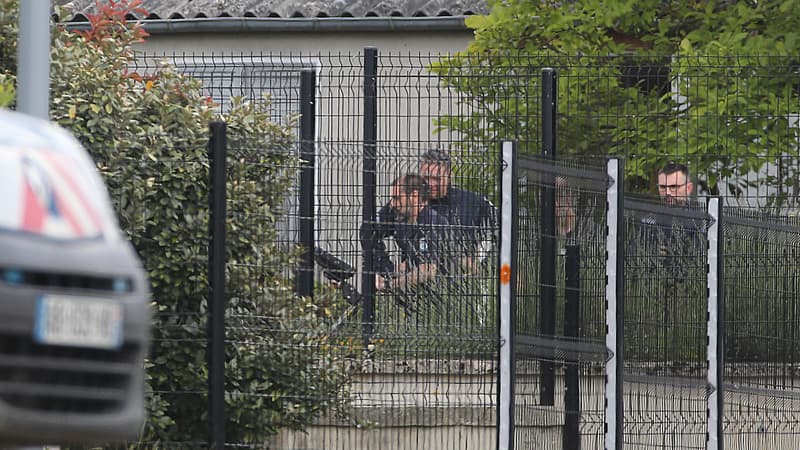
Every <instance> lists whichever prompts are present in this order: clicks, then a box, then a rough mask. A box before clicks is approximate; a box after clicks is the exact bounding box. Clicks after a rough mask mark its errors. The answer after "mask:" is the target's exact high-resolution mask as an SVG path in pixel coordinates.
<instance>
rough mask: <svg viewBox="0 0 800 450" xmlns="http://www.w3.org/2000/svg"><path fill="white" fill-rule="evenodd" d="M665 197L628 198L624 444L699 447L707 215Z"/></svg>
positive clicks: (703, 428)
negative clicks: (669, 202)
mask: <svg viewBox="0 0 800 450" xmlns="http://www.w3.org/2000/svg"><path fill="white" fill-rule="evenodd" d="M659 203H660V202H656V201H654V200H651V201H650V202H648V201H647V199H639V200H637V199H636V198H635V197H634V196H632V195H629V196H628V197H627V198H626V200H625V209H626V211H625V212H626V214H625V221H626V224H625V225H626V249H625V300H624V315H625V319H624V341H623V357H624V360H625V364H624V381H625V383H624V389H623V391H624V394H623V397H624V399H623V402H624V405H623V410H624V430H623V434H624V437H623V439H624V443H625V446H624V448H641V449H645V448H701V447H704V446H705V442H706V432H707V407H708V405H707V397H708V388H707V363H706V361H707V356H706V342H707V341H706V336H707V332H708V327H707V251H708V247H707V240H706V235H705V233H706V230H707V229H708V216H707V214H706V212H705V210H704V208H703V207H702V205H694V204H691V203H682V204H681V203H677V204H674V205H664V204H659Z"/></svg>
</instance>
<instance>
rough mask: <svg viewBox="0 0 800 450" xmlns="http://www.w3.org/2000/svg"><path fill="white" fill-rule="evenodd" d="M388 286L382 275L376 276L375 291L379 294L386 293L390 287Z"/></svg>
mask: <svg viewBox="0 0 800 450" xmlns="http://www.w3.org/2000/svg"><path fill="white" fill-rule="evenodd" d="M386 284H387V283H386V278H384V277H382V276H380V275H376V276H375V290H376V291H378V292H383V291H385V290H386V288H387V287H388V286H387V285H386Z"/></svg>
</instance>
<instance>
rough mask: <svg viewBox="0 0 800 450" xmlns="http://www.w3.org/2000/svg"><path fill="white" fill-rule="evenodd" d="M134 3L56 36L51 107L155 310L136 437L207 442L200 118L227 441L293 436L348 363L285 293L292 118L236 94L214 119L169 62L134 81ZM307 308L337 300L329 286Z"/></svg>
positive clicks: (138, 34) (335, 398)
mask: <svg viewBox="0 0 800 450" xmlns="http://www.w3.org/2000/svg"><path fill="white" fill-rule="evenodd" d="M2 1H4V2H5V3H6V4H4V7H6V6H8V7H10V6H13V2H11V3H9V2H8V1H7V0H2ZM139 4H140V2H139V1H137V0H133V1H120V2H108V3H105V4H102V5H100V4H98V13H97V14H96V15H92V16H90V22H91V24H92V25H93V28H92V29H91V30H90V31H87V32H81V33H70V32H67V31H66V30H63V29H59V28H57V29H56V30H55V31H54V33H53V43H52V50H51V71H52V72H51V86H52V96H51V98H52V104H51V110H50V114H51V118H52V120H54V121H56V122H58V123H60V124H61V125H63V126H65V127H67V128H69V129H71V130H72V131H73V133H74V134H75V135H76V137H78V139H79V140H80V141H81V142H82V143H83V144H84V145H85V146H86V147H87V149H88V150H89V151H90V153H91V154H92V156H93V157H94V159H95V161H96V163H97V166H98V168H99V169H100V171H101V173H102V174H103V175H104V177H105V181H106V183H107V185H108V188H109V191H110V192H111V195H112V199H113V201H114V203H115V205H114V206H115V209H116V212H117V214H118V218H119V221H120V224H121V226H122V228H123V230H124V231H125V232H126V233H127V234H128V235H129V237H130V239H131V240H132V242H133V244H134V246H135V247H136V249H137V251H138V253H139V255H140V256H141V258H142V260H143V263H144V265H145V267H146V269H147V271H148V273H149V277H150V281H151V284H152V293H153V298H154V308H155V309H156V310H157V311H156V314H155V323H154V334H155V336H154V338H155V339H154V342H153V349H152V352H151V353H152V357H151V358H150V359H149V360H148V361H147V364H146V369H147V402H146V405H147V408H148V413H149V421H148V423H147V426H146V427H145V429H144V430H143V431H142V436H141V440H142V442H147V443H148V445H151V446H152V445H157V443H158V442H162V443H165V444H163V445H165V447H169V445H170V444H169V442H179V441H184V442H185V441H191V442H203V441H205V439H206V437H207V436H208V425H207V424H208V419H207V415H206V414H207V413H206V411H207V409H208V401H207V396H206V389H207V388H206V386H207V376H208V372H207V365H206V356H205V355H206V350H205V348H206V344H205V340H206V318H207V300H208V298H207V296H208V274H207V261H208V243H209V242H208V241H209V238H208V230H209V207H208V199H209V160H208V141H209V130H208V124H209V122H210V121H212V120H215V119H219V120H224V121H225V122H226V123H227V127H228V149H229V155H228V162H227V164H228V167H229V170H228V173H229V177H228V184H227V195H228V203H227V208H228V211H230V212H231V214H230V215H229V218H228V221H227V227H228V229H227V236H228V239H227V255H226V256H227V260H228V264H227V292H226V300H227V302H228V303H227V310H226V332H227V334H226V339H227V347H226V350H227V353H226V373H225V382H226V403H227V409H226V417H227V420H228V424H227V432H226V435H227V436H226V437H227V440H228V441H229V442H238V443H243V444H247V443H263V442H266V441H267V440H268V439H269V437H270V436H272V435H273V434H275V433H276V432H277V430H278V428H279V427H284V426H286V427H291V428H302V427H304V426H305V425H307V424H308V423H310V421H311V420H313V419H314V418H315V417H317V416H319V415H320V414H322V413H323V412H327V411H328V410H329V409H330V407H332V406H336V404H335V402H341V400H340V399H342V398H346V395H345V394H346V393H345V392H344V388H345V385H346V382H347V380H348V375H349V364H347V360H346V359H347V358H350V357H351V355H350V353H347V352H341V351H339V350H338V347H335V346H331V345H329V342H328V335H327V332H328V330H329V325H330V324H329V319H328V317H327V315H326V314H325V313H324V312H323V311H321V310H320V308H318V307H317V306H316V304H314V303H312V302H311V301H310V300H309V299H305V298H298V297H297V296H295V295H294V294H293V292H292V289H291V283H290V280H289V279H288V278H287V276H286V275H285V274H286V273H287V272H286V268H287V267H292V265H293V264H294V262H295V258H296V254H295V253H296V252H293V251H286V250H287V249H285V248H281V247H280V246H279V245H278V244H277V243H276V241H277V232H276V222H277V220H278V218H279V207H280V206H281V204H282V202H283V200H284V196H285V194H286V192H287V190H288V189H289V186H290V183H291V180H292V179H293V178H294V176H295V172H294V171H293V170H291V167H295V166H296V161H295V160H294V157H293V156H292V155H291V152H290V150H291V146H292V145H293V140H294V137H293V128H292V127H293V126H294V121H293V120H290V121H289V123H287V124H286V125H280V124H278V123H275V122H274V121H273V120H272V119H271V118H270V116H269V113H268V111H267V109H266V106H254V105H252V104H249V103H245V102H243V101H241V100H240V99H234V101H233V102H232V104H233V106H232V107H231V109H230V110H229V111H228V112H227V113H226V114H225V116H223V117H217V115H216V113H215V110H214V105H213V104H212V103H211V101H210V100H209V99H208V98H207V97H206V96H204V95H203V94H202V92H201V86H200V84H199V82H198V81H196V80H193V79H191V78H188V77H186V76H184V75H182V74H180V73H178V72H176V71H175V70H174V69H173V68H171V67H169V66H168V65H163V67H161V68H160V69H159V70H158V71H157V72H156V73H149V74H138V73H133V72H130V71H129V69H128V68H129V67H130V66H131V63H132V61H133V54H132V51H131V46H132V44H134V43H135V42H138V41H140V40H141V39H143V38H144V37H145V33H144V32H143V30H142V29H141V28H140V27H138V26H136V25H128V24H126V23H125V22H124V17H125V14H126V13H128V12H130V11H131V10H132V9H133V8H138V5H139ZM3 11H7V12H8V11H10V10H9V9H5V8H4V9H3ZM11 16H12V15H11V14H4V15H3V16H1V17H2V18H3V19H4V20H6V19H8V18H9V17H11ZM8 20H12V19H8ZM13 20H16V18H15V17H14V19H13ZM5 25H6V24H3V27H2V29H4V30H5V29H6V27H5ZM3 36H5V35H3ZM13 42H14V39H13V36H10V37H9V38H8V39H5V40H4V41H3V42H2V44H3V52H4V53H3V54H7V53H6V52H7V51H9V48H11V47H13ZM2 68H3V69H4V70H8V71H13V70H14V67H13V65H9V66H5V67H2ZM0 92H2V91H0ZM315 299H316V300H318V301H319V302H321V303H326V304H334V303H336V302H338V301H339V300H338V297H337V296H336V294H335V293H333V292H327V291H326V292H321V293H320V294H319V295H317V296H316V297H315Z"/></svg>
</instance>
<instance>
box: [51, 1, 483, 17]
mask: <svg viewBox="0 0 800 450" xmlns="http://www.w3.org/2000/svg"><path fill="white" fill-rule="evenodd" d="M53 3H54V4H60V5H62V6H65V7H67V8H68V9H69V10H71V12H72V16H73V18H79V17H80V16H81V15H84V16H85V15H86V14H88V13H91V12H93V11H94V10H95V0H55V1H54V2H53ZM142 6H143V7H144V9H145V10H147V12H148V15H147V18H155V17H169V18H170V19H180V18H183V19H192V18H196V17H279V18H291V17H308V18H313V17H434V16H463V15H470V14H486V13H488V12H489V7H488V5H487V4H486V0H333V1H330V0H143V2H142ZM143 18H144V17H143Z"/></svg>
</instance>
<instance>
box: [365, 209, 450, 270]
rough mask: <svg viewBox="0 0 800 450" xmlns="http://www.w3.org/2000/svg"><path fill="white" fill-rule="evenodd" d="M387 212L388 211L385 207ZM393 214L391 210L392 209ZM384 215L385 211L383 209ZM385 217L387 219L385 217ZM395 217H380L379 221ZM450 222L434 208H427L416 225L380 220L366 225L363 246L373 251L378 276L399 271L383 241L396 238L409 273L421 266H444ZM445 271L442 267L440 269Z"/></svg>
mask: <svg viewBox="0 0 800 450" xmlns="http://www.w3.org/2000/svg"><path fill="white" fill-rule="evenodd" d="M384 209H387V208H386V207H384ZM389 211H391V209H389ZM381 212H383V209H382V210H381ZM381 216H383V217H381ZM387 217H391V218H392V219H395V217H394V215H393V214H392V215H391V216H386V215H383V214H379V219H381V218H384V219H385V218H387ZM448 227H449V226H448V222H447V219H446V218H445V217H444V216H442V215H440V214H439V213H438V212H436V210H435V209H433V208H431V207H430V206H427V207H425V208H424V209H423V210H422V211H421V212H420V214H419V217H417V221H416V222H415V223H406V222H399V221H395V220H392V221H383V220H379V221H378V222H377V223H374V224H364V226H362V229H361V240H362V246H363V247H364V249H365V250H367V249H371V250H372V256H373V258H372V261H373V269H374V270H375V271H376V272H377V273H383V274H389V273H393V272H395V267H394V264H393V263H392V261H391V259H390V258H389V255H388V254H387V252H386V245H385V244H384V242H383V239H385V238H387V237H389V236H393V237H394V240H395V242H396V243H397V247H398V248H399V249H400V260H401V261H402V262H405V263H406V267H407V269H408V270H410V269H412V268H414V267H418V266H419V265H420V264H424V263H431V264H437V266H438V265H441V263H442V262H443V260H444V258H443V253H444V245H445V244H446V241H447V239H446V234H447V230H448ZM440 269H441V267H440Z"/></svg>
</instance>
